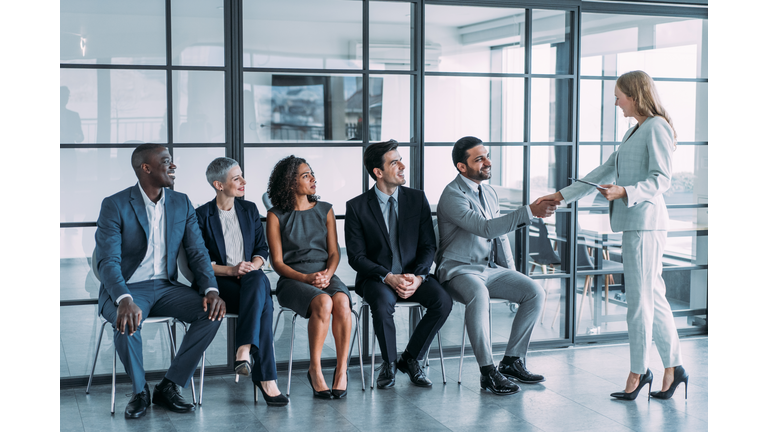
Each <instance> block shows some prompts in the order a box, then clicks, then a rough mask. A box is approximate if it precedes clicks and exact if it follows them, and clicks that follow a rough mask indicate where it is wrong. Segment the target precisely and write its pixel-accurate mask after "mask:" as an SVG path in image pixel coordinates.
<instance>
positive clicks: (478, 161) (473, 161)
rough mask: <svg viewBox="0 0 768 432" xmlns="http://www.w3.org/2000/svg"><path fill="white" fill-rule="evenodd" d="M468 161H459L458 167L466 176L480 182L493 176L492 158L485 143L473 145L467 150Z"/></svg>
mask: <svg viewBox="0 0 768 432" xmlns="http://www.w3.org/2000/svg"><path fill="white" fill-rule="evenodd" d="M467 155H468V157H467V160H466V162H459V163H457V164H456V167H457V168H458V169H459V172H461V174H462V175H464V177H466V178H468V179H470V180H472V181H474V182H475V183H480V182H482V181H483V180H488V179H490V178H491V159H490V157H489V153H488V150H487V149H486V148H485V146H484V145H482V144H480V145H478V146H475V147H472V148H471V149H469V150H467Z"/></svg>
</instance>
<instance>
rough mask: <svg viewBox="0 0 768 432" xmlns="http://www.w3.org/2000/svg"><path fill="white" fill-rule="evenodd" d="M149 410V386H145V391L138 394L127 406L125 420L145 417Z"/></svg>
mask: <svg viewBox="0 0 768 432" xmlns="http://www.w3.org/2000/svg"><path fill="white" fill-rule="evenodd" d="M147 408H149V384H146V383H145V384H144V390H143V391H142V392H141V393H136V394H134V395H133V397H132V398H131V401H130V402H128V405H126V406H125V418H128V419H131V418H139V417H143V416H144V414H146V413H147Z"/></svg>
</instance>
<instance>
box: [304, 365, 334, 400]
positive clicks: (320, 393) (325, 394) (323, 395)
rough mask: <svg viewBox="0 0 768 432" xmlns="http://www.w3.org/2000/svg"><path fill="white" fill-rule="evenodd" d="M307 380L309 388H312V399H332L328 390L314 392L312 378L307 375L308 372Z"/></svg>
mask: <svg viewBox="0 0 768 432" xmlns="http://www.w3.org/2000/svg"><path fill="white" fill-rule="evenodd" d="M307 379H308V380H309V386H310V387H312V395H313V396H314V397H316V398H320V399H333V396H331V391H330V390H321V391H317V390H315V385H314V384H313V383H312V377H311V376H310V375H309V371H307Z"/></svg>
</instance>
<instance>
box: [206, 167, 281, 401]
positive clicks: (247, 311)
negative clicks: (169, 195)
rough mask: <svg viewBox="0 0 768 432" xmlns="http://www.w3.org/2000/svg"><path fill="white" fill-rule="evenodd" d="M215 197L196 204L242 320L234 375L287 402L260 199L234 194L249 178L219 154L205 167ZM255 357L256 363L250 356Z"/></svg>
mask: <svg viewBox="0 0 768 432" xmlns="http://www.w3.org/2000/svg"><path fill="white" fill-rule="evenodd" d="M205 176H206V178H207V179H208V183H209V184H210V185H211V186H212V187H213V188H214V189H215V190H216V197H215V198H214V199H213V200H211V201H210V202H207V203H205V204H203V205H201V206H200V207H198V208H197V210H195V211H196V213H197V222H198V224H199V225H200V231H201V232H202V234H203V240H204V241H205V247H206V248H207V249H208V253H209V254H210V257H211V265H212V266H213V273H214V275H216V282H217V283H218V285H219V295H220V296H221V298H223V299H224V301H225V302H226V303H227V311H228V312H232V313H236V314H239V317H238V320H237V331H236V337H235V340H236V343H235V345H236V346H237V352H236V353H235V377H239V376H240V375H243V376H246V377H247V376H249V375H251V379H252V380H253V386H254V387H253V398H254V401H255V400H257V393H256V387H258V388H259V389H260V390H261V392H262V394H263V395H264V399H265V400H266V401H267V404H268V405H278V406H281V405H286V404H287V403H288V398H287V397H285V396H284V395H283V394H281V393H280V390H279V389H278V388H277V369H276V368H275V353H274V351H273V349H272V309H273V307H272V288H271V287H270V285H269V279H267V276H266V275H265V274H264V272H263V271H262V270H261V267H262V266H263V265H264V264H265V260H266V259H267V254H268V250H267V243H266V241H265V239H264V229H263V228H262V226H261V216H260V215H259V210H258V209H257V208H256V204H254V203H252V202H250V201H246V200H236V199H235V197H242V196H244V195H245V178H243V171H242V170H241V169H240V166H239V165H238V164H237V161H235V160H234V159H230V158H227V157H220V158H216V159H214V160H213V161H212V162H211V163H210V164H209V165H208V169H207V170H206V171H205ZM251 356H253V367H252V366H251V364H250V363H249V361H248V359H249V358H250V357H251Z"/></svg>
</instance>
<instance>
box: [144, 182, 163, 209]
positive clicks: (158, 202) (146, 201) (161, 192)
mask: <svg viewBox="0 0 768 432" xmlns="http://www.w3.org/2000/svg"><path fill="white" fill-rule="evenodd" d="M139 190H140V191H141V196H142V198H144V206H145V207H146V206H153V207H154V206H155V203H153V202H152V200H151V199H149V197H148V196H147V193H146V192H144V188H142V187H141V184H139ZM157 204H160V205H162V206H164V205H165V188H160V199H159V200H157Z"/></svg>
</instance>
